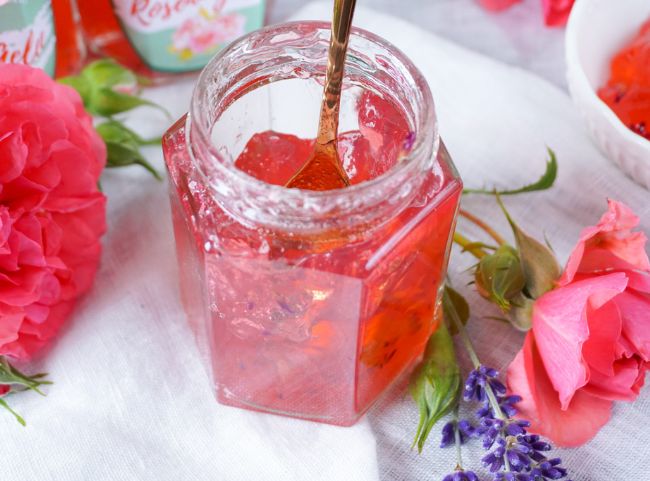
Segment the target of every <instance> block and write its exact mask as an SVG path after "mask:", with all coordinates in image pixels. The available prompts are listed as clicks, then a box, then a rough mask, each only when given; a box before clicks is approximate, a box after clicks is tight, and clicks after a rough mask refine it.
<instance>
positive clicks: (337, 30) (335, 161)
mask: <svg viewBox="0 0 650 481" xmlns="http://www.w3.org/2000/svg"><path fill="white" fill-rule="evenodd" d="M355 4H356V0H335V2H334V15H333V17H332V36H331V39H330V46H329V53H328V58H327V73H326V76H325V87H324V89H323V101H322V104H321V111H320V119H319V123H318V136H317V137H316V144H315V146H314V150H313V152H312V153H311V155H310V157H309V159H308V160H307V162H305V163H304V164H303V166H302V167H301V168H300V170H298V172H297V173H296V174H295V175H294V176H293V177H292V178H291V180H289V182H288V183H287V184H286V187H289V188H297V189H306V190H332V189H341V188H343V187H348V186H349V185H350V179H349V178H348V176H347V174H346V173H345V170H344V169H343V164H342V163H341V159H340V158H339V154H338V151H337V148H336V147H337V136H338V130H339V107H340V104H341V84H342V83H343V71H344V67H345V54H346V51H347V49H348V41H349V39H350V29H351V28H352V17H353V15H354V7H355Z"/></svg>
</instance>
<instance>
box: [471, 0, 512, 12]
mask: <svg viewBox="0 0 650 481" xmlns="http://www.w3.org/2000/svg"><path fill="white" fill-rule="evenodd" d="M519 2H521V0H479V3H480V4H481V6H482V7H483V8H485V9H487V10H491V11H493V12H499V11H501V10H505V9H507V8H510V7H511V6H513V5H514V4H515V3H519Z"/></svg>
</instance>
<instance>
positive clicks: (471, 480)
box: [442, 469, 480, 481]
mask: <svg viewBox="0 0 650 481" xmlns="http://www.w3.org/2000/svg"><path fill="white" fill-rule="evenodd" d="M442 481H480V480H479V479H478V476H477V475H476V473H475V472H474V471H465V470H463V469H457V470H456V471H454V472H453V473H451V474H448V475H447V476H445V477H444V478H442Z"/></svg>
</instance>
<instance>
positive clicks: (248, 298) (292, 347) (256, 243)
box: [165, 94, 461, 425]
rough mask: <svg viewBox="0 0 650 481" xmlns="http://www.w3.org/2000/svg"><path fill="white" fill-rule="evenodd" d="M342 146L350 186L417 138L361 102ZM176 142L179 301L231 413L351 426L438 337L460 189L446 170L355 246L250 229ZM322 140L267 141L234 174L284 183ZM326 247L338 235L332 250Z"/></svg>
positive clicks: (387, 110) (170, 144)
mask: <svg viewBox="0 0 650 481" xmlns="http://www.w3.org/2000/svg"><path fill="white" fill-rule="evenodd" d="M359 123H360V129H359V131H356V132H348V133H345V134H343V135H342V136H341V139H340V143H339V149H340V154H341V158H342V159H343V161H344V164H345V165H344V167H345V168H346V171H347V172H348V175H349V176H350V178H351V181H352V183H360V182H363V181H364V180H368V179H371V178H374V177H376V176H378V175H381V174H382V173H384V172H386V171H387V170H388V169H390V168H391V167H392V166H393V165H394V164H395V162H396V161H397V160H398V158H399V156H400V153H401V152H403V151H407V150H408V149H409V148H410V145H409V144H410V142H411V138H412V135H411V133H410V131H409V129H408V126H407V124H406V121H405V120H404V119H403V117H401V115H399V113H398V111H397V109H396V108H395V106H394V105H392V104H391V103H389V102H387V101H385V100H382V99H380V98H379V97H377V96H375V95H372V94H364V95H363V96H361V97H360V99H359ZM183 141H184V132H183V126H182V124H181V123H179V124H177V126H176V127H175V128H173V129H172V130H171V131H170V133H169V134H168V136H167V137H166V139H165V153H166V160H167V163H168V167H169V169H170V173H171V176H170V177H171V181H172V183H173V187H174V188H173V189H172V207H173V214H174V227H175V234H176V242H177V249H178V257H179V265H180V275H181V287H182V297H183V301H184V304H185V308H186V310H187V312H188V317H189V319H190V322H191V324H192V325H193V327H194V330H195V332H196V333H197V337H198V338H199V341H200V344H201V345H202V346H204V352H205V354H206V356H207V357H209V359H210V361H211V363H212V370H213V373H214V376H215V385H216V388H217V392H218V396H219V399H220V401H221V402H224V403H227V404H231V405H235V406H240V407H247V408H251V409H257V410H261V411H267V412H276V413H281V414H287V415H290V416H296V417H303V418H309V419H315V420H320V421H324V422H329V423H334V424H343V425H349V424H352V423H354V422H355V421H356V420H357V419H358V418H359V416H360V415H361V414H362V413H363V412H364V411H365V410H366V409H367V408H368V407H369V406H370V405H371V404H372V402H373V401H374V400H375V399H376V398H377V397H378V396H379V395H380V394H381V393H382V392H383V391H385V389H386V388H387V387H388V386H389V384H391V383H392V382H393V381H394V380H395V379H396V378H397V377H398V376H399V374H400V373H401V372H403V371H404V370H405V369H406V368H407V367H408V366H409V365H410V364H411V363H412V362H413V361H414V360H415V359H416V358H417V357H418V356H419V355H420V354H421V352H422V350H423V347H424V344H425V342H426V340H427V339H428V337H429V335H430V334H431V332H432V330H433V329H434V328H435V325H436V321H435V320H434V311H435V305H436V295H437V289H438V287H439V285H440V283H441V282H442V280H443V277H444V272H445V269H446V258H447V252H448V246H449V241H450V232H451V230H452V227H453V222H454V218H455V213H456V209H457V204H458V200H459V195H460V191H461V184H460V181H459V180H458V179H457V178H455V177H454V175H453V173H452V172H451V170H450V167H449V165H447V164H446V163H445V162H441V163H440V165H439V166H437V167H436V169H434V170H433V171H432V172H430V173H429V174H428V175H427V177H426V179H425V180H424V182H423V183H422V185H421V186H420V189H419V191H418V193H417V195H416V197H415V199H414V201H413V202H412V203H411V205H410V206H408V207H407V208H405V209H404V210H403V211H402V212H401V213H400V214H399V215H398V216H397V217H395V218H394V219H392V220H390V221H388V222H384V223H382V224H380V225H376V226H374V227H369V228H368V229H367V230H365V231H363V232H358V233H356V236H355V237H354V238H347V239H344V241H343V242H342V241H341V239H340V238H335V237H336V236H335V235H334V234H332V233H328V234H323V236H321V237H319V238H314V237H310V238H300V237H299V236H298V237H296V236H295V235H294V234H292V233H287V232H278V231H273V230H268V229H257V228H255V229H253V228H249V227H246V226H244V225H242V224H241V223H239V222H237V221H236V220H234V219H232V218H231V217H230V216H229V215H228V214H226V213H225V212H224V211H223V210H222V209H221V208H220V207H219V205H218V204H217V203H216V202H215V201H214V199H213V197H212V196H211V195H210V192H209V191H208V190H207V188H206V186H205V185H203V183H202V179H201V178H200V177H199V176H198V175H197V173H196V172H195V170H194V169H193V166H192V164H191V163H190V161H189V159H188V157H187V155H186V153H185V146H184V144H183ZM312 143H313V141H312V140H305V139H298V138H296V137H294V136H290V135H286V134H278V133H274V132H262V133H259V134H256V135H255V136H253V137H252V138H251V139H250V141H249V142H248V145H247V147H246V149H245V150H244V152H243V153H242V154H241V156H240V157H239V158H238V159H237V161H236V166H237V167H239V168H240V169H241V170H243V171H245V172H247V173H248V174H250V175H252V176H255V177H257V178H259V179H261V180H264V181H266V182H268V183H273V184H279V185H283V184H285V183H286V182H287V180H288V179H289V178H290V177H291V176H292V175H293V174H294V173H295V171H296V170H297V169H298V168H299V166H300V165H301V164H302V162H304V161H305V160H306V159H307V157H308V156H309V154H310V152H311V146H312ZM328 236H333V237H332V238H331V239H330V238H329V237H328Z"/></svg>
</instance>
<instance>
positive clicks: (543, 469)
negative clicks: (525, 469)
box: [530, 458, 567, 480]
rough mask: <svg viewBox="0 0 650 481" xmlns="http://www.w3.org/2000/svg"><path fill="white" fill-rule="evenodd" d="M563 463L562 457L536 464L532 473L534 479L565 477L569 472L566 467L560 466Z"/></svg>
mask: <svg viewBox="0 0 650 481" xmlns="http://www.w3.org/2000/svg"><path fill="white" fill-rule="evenodd" d="M561 463H562V460H561V459H560V458H554V459H549V460H546V461H543V462H541V463H540V464H539V465H537V466H535V467H534V468H533V469H532V470H531V472H530V474H531V476H532V477H533V479H534V480H538V479H539V480H541V479H561V478H564V477H565V476H566V474H567V473H566V469H564V468H563V467H562V466H560V464H561Z"/></svg>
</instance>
